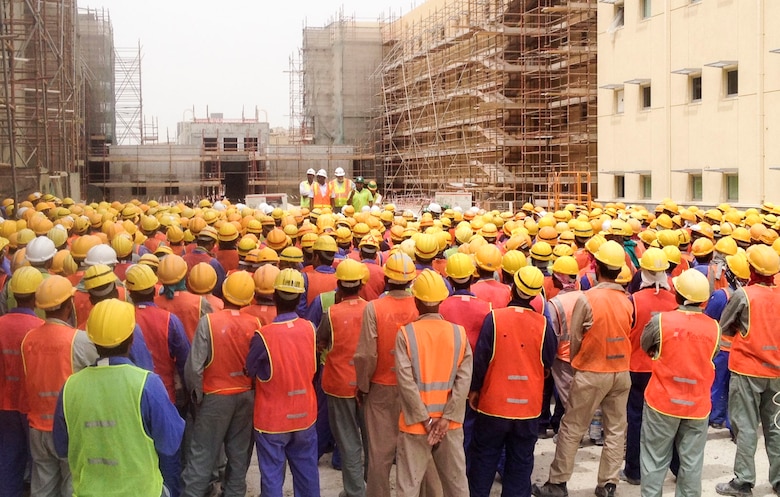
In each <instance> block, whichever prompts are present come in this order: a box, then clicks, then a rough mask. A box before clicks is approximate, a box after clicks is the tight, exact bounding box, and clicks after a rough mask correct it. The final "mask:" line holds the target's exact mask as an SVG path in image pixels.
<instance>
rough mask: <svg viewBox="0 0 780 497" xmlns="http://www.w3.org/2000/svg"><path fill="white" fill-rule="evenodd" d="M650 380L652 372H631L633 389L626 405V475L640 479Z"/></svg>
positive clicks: (629, 393) (629, 392)
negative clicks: (641, 449) (644, 422)
mask: <svg viewBox="0 0 780 497" xmlns="http://www.w3.org/2000/svg"><path fill="white" fill-rule="evenodd" d="M649 381H650V373H634V372H633V371H632V372H631V389H630V390H629V391H628V402H627V405H626V410H627V420H628V427H627V429H626V467H625V469H624V470H623V471H624V472H625V473H626V476H627V477H629V478H634V479H637V480H639V479H640V477H641V472H640V468H639V448H640V446H641V442H640V441H641V438H642V410H643V408H644V405H645V389H646V388H647V383H648V382H649Z"/></svg>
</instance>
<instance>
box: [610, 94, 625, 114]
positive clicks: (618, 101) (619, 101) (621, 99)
mask: <svg viewBox="0 0 780 497" xmlns="http://www.w3.org/2000/svg"><path fill="white" fill-rule="evenodd" d="M613 104H614V108H615V112H614V113H615V114H617V115H623V114H625V112H626V90H625V88H617V89H615V100H614V102H613Z"/></svg>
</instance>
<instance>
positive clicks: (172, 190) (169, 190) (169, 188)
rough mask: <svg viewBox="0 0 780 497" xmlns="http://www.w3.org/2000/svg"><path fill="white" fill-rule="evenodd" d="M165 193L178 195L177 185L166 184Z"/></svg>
mask: <svg viewBox="0 0 780 497" xmlns="http://www.w3.org/2000/svg"><path fill="white" fill-rule="evenodd" d="M165 194H166V195H178V194H179V187H178V186H166V187H165Z"/></svg>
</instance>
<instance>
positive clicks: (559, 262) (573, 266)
mask: <svg viewBox="0 0 780 497" xmlns="http://www.w3.org/2000/svg"><path fill="white" fill-rule="evenodd" d="M552 271H553V273H559V274H567V275H569V276H577V273H579V272H580V267H579V265H578V264H577V261H576V259H574V257H572V256H570V255H564V256H561V257H558V258H557V259H555V262H553V265H552Z"/></svg>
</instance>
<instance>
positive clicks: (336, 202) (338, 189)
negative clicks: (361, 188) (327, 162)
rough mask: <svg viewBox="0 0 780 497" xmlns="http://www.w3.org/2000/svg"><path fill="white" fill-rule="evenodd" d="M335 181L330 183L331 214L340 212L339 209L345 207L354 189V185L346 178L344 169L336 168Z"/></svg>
mask: <svg viewBox="0 0 780 497" xmlns="http://www.w3.org/2000/svg"><path fill="white" fill-rule="evenodd" d="M335 175H336V179H334V180H333V181H331V182H330V185H329V188H330V195H331V198H332V199H333V212H341V208H342V207H344V206H345V205H347V200H349V194H350V193H352V190H354V189H355V183H354V182H353V181H352V180H351V179H347V178H346V173H345V172H344V168H342V167H337V168H336V171H335Z"/></svg>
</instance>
